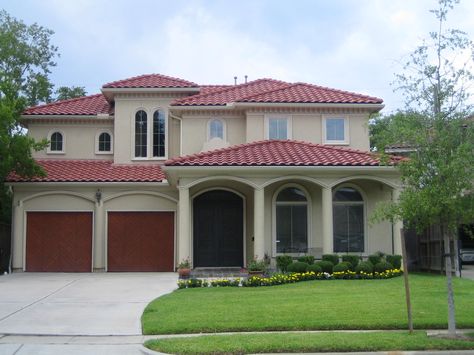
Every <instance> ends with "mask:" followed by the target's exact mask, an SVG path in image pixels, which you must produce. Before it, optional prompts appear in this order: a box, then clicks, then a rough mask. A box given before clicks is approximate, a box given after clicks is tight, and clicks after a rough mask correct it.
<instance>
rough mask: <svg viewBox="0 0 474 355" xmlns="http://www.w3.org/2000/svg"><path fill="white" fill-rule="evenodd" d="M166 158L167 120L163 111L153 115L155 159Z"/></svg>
mask: <svg viewBox="0 0 474 355" xmlns="http://www.w3.org/2000/svg"><path fill="white" fill-rule="evenodd" d="M165 156H166V120H165V112H164V111H163V110H156V111H155V112H154V113H153V157H154V158H162V157H165Z"/></svg>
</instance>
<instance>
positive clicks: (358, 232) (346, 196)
mask: <svg viewBox="0 0 474 355" xmlns="http://www.w3.org/2000/svg"><path fill="white" fill-rule="evenodd" d="M333 234H334V252H335V253H363V252H364V249H365V216H364V199H363V198H362V195H361V193H360V192H359V191H357V190H356V189H355V188H353V187H350V186H343V187H340V188H338V189H337V190H336V191H335V192H334V195H333Z"/></svg>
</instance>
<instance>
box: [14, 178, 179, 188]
mask: <svg viewBox="0 0 474 355" xmlns="http://www.w3.org/2000/svg"><path fill="white" fill-rule="evenodd" d="M138 184H139V185H140V186H152V187H164V186H170V184H169V182H168V180H166V179H164V180H163V181H160V182H149V181H108V182H107V181H51V182H47V181H38V182H33V181H25V182H5V185H6V186H11V187H20V186H24V187H31V186H43V187H47V186H86V187H88V186H95V187H97V186H105V187H111V186H136V185H138Z"/></svg>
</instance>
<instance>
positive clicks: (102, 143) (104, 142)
mask: <svg viewBox="0 0 474 355" xmlns="http://www.w3.org/2000/svg"><path fill="white" fill-rule="evenodd" d="M97 143H98V148H99V149H98V151H99V152H110V151H111V150H112V137H111V136H110V134H109V133H107V132H102V133H101V134H99V139H98V142H97Z"/></svg>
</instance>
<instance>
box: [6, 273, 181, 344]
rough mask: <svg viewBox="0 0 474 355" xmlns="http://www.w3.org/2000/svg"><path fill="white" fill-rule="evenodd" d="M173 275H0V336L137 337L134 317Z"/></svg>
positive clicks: (172, 282)
mask: <svg viewBox="0 0 474 355" xmlns="http://www.w3.org/2000/svg"><path fill="white" fill-rule="evenodd" d="M176 280H177V274H175V273H90V274H63V273H54V274H53V273H14V274H11V275H6V276H0V334H25V335H26V334H35V335H96V336H97V335H98V336H100V335H141V334H142V331H141V323H140V316H141V314H142V312H143V309H144V308H145V306H146V305H147V304H148V303H149V302H150V301H151V300H153V299H154V298H156V297H159V296H161V295H163V294H166V293H169V292H171V291H172V290H173V289H175V288H176Z"/></svg>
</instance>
